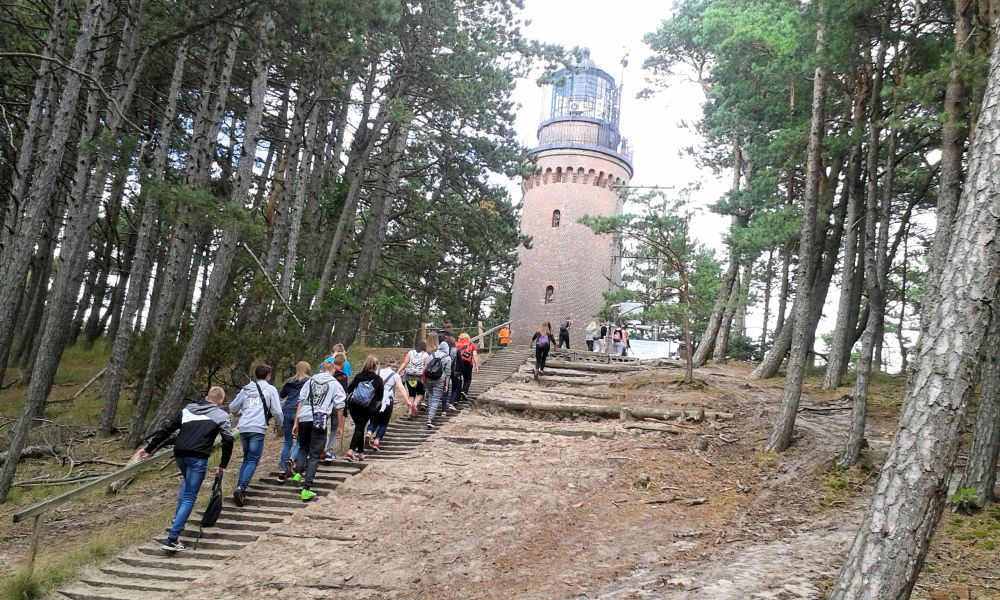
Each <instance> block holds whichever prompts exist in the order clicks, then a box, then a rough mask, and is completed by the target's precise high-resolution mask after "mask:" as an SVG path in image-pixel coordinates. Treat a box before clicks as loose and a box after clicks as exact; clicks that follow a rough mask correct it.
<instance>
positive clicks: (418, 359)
mask: <svg viewBox="0 0 1000 600" xmlns="http://www.w3.org/2000/svg"><path fill="white" fill-rule="evenodd" d="M426 348H427V343H426V342H424V341H423V340H419V341H417V343H416V344H414V345H413V349H412V350H410V351H409V352H407V353H406V357H405V358H404V359H403V364H401V365H399V369H398V370H397V371H396V372H397V374H399V375H402V376H403V379H404V381H405V382H406V396H404V397H405V398H406V405H407V407H408V409H409V410H407V413H406V417H407V418H408V419H412V418H413V417H416V416H417V415H419V414H420V402H421V401H422V400H423V399H424V382H423V376H424V365H425V364H426V362H427V352H425V351H424V350H425V349H426Z"/></svg>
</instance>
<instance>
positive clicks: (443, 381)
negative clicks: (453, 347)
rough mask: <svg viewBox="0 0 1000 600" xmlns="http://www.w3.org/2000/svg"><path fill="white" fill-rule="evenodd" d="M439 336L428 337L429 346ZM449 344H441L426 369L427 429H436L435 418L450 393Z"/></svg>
mask: <svg viewBox="0 0 1000 600" xmlns="http://www.w3.org/2000/svg"><path fill="white" fill-rule="evenodd" d="M436 337H437V336H428V337H427V343H428V345H430V344H433V343H434V341H436V339H435V338H436ZM449 352H450V350H449V348H448V344H446V343H444V342H441V343H440V344H438V346H437V350H435V351H434V353H433V354H431V356H430V358H429V359H428V360H427V366H426V367H425V368H424V389H426V390H427V405H428V406H427V409H428V410H427V429H434V423H433V421H434V417H435V416H436V415H437V413H438V411H439V410H441V409H442V408H443V407H444V405H443V402H445V394H447V393H448V384H449V382H450V380H451V377H449V376H448V374H449V373H451V356H450V355H449Z"/></svg>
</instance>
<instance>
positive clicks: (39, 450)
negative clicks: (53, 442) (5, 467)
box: [0, 446, 50, 465]
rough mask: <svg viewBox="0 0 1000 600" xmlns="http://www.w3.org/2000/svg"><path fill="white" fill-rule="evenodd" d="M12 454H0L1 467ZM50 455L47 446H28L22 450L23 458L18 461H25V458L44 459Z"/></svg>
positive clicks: (4, 452)
mask: <svg viewBox="0 0 1000 600" xmlns="http://www.w3.org/2000/svg"><path fill="white" fill-rule="evenodd" d="M8 454H10V452H8V451H7V450H4V451H3V452H0V465H2V464H3V463H5V462H7V455H8ZM49 454H50V451H49V448H46V447H45V446H27V447H25V448H22V449H21V456H20V457H19V458H18V460H24V459H25V458H43V457H46V456H48V455H49Z"/></svg>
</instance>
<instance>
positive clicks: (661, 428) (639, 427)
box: [622, 423, 691, 434]
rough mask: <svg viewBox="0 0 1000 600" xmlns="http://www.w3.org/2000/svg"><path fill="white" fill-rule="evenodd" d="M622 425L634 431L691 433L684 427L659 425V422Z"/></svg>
mask: <svg viewBox="0 0 1000 600" xmlns="http://www.w3.org/2000/svg"><path fill="white" fill-rule="evenodd" d="M622 427H623V428H625V429H632V430H635V431H658V432H661V433H673V434H681V433H691V432H690V431H686V430H684V429H681V428H680V427H674V426H672V425H661V424H659V423H625V424H623V425H622Z"/></svg>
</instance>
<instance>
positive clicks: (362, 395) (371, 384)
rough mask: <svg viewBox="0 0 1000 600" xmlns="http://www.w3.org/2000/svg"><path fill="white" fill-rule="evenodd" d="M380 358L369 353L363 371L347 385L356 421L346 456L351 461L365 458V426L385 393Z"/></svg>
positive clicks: (348, 408)
mask: <svg viewBox="0 0 1000 600" xmlns="http://www.w3.org/2000/svg"><path fill="white" fill-rule="evenodd" d="M378 370H379V364H378V359H377V358H375V357H374V356H372V355H370V354H369V355H368V358H366V359H365V364H364V366H363V367H362V368H361V372H360V373H358V374H357V375H355V376H354V380H353V381H351V385H349V386H348V387H347V410H348V412H350V413H351V419H352V420H353V421H354V436H353V437H351V447H350V449H349V450H348V451H347V456H345V457H344V458H346V459H347V460H349V461H352V460H358V461H360V462H364V460H365V427H366V426H367V425H368V420H369V419H370V418H371V416H372V411H373V410H374V409H375V408H376V407H377V406H378V404H379V403H380V402H381V400H382V397H383V396H384V395H385V384H384V383H383V382H382V378H381V377H380V376H379V374H378Z"/></svg>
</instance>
